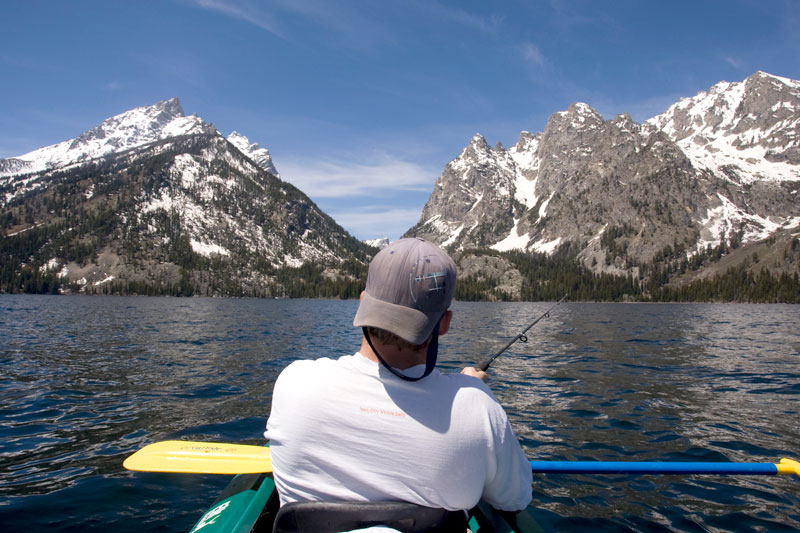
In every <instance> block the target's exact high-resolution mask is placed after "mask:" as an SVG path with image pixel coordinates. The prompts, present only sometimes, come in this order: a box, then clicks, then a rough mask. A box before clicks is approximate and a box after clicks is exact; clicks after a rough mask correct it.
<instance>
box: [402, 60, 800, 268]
mask: <svg viewBox="0 0 800 533" xmlns="http://www.w3.org/2000/svg"><path fill="white" fill-rule="evenodd" d="M799 93H800V82H795V81H793V80H787V79H785V78H779V77H776V76H771V75H769V74H766V73H763V72H759V73H756V74H754V75H753V76H751V77H750V78H748V79H747V80H744V81H742V82H734V83H731V82H720V83H718V84H716V85H714V86H713V87H711V88H710V89H709V90H708V91H704V92H700V93H698V94H697V95H695V96H694V97H691V98H684V99H681V100H680V101H679V102H677V103H675V104H674V105H673V106H671V107H670V108H669V109H668V110H667V111H666V112H665V113H663V114H661V115H659V116H657V117H654V118H652V119H650V120H649V121H647V122H646V123H645V124H638V123H636V122H634V121H633V119H632V118H631V116H630V115H629V114H628V113H623V114H620V115H618V116H616V117H614V118H613V119H612V120H607V121H606V120H604V119H603V117H602V116H601V115H600V114H599V113H598V112H597V111H595V110H594V109H592V108H591V107H590V106H589V105H587V104H585V103H580V102H578V103H575V104H573V105H571V106H569V108H567V109H566V110H564V111H560V112H557V113H555V114H553V115H552V116H551V117H550V118H549V120H548V122H547V125H546V127H545V129H544V131H543V132H542V133H537V134H532V133H530V132H527V131H523V132H521V133H520V136H519V138H518V140H517V143H516V145H514V146H513V147H511V148H510V149H507V150H504V149H503V148H502V146H501V145H498V146H497V147H495V148H494V149H492V148H490V147H489V145H488V144H486V141H485V139H483V137H482V136H480V135H476V136H473V138H472V139H471V140H470V142H469V144H468V146H467V147H466V148H465V149H464V150H463V151H462V153H461V155H460V156H459V157H458V158H456V159H455V160H454V161H452V162H451V163H449V164H448V165H447V166H446V168H445V171H444V172H443V173H442V175H441V176H440V177H439V179H438V180H437V182H436V187H435V188H434V193H433V194H432V195H431V197H430V199H429V200H428V203H427V204H426V205H425V207H424V209H423V214H422V217H421V218H420V222H419V223H418V224H417V225H416V226H414V227H413V228H411V229H410V230H409V232H408V233H407V235H418V236H421V237H424V238H428V239H430V240H433V241H436V242H438V243H440V244H443V245H445V246H449V247H452V248H453V249H457V250H465V249H469V248H481V247H485V248H494V249H495V250H500V251H504V250H513V249H516V250H523V251H539V252H546V253H551V252H553V251H555V250H556V249H557V247H558V246H559V245H560V244H564V243H566V242H570V243H572V244H573V245H574V246H576V247H577V249H578V250H579V256H578V257H579V259H581V260H582V261H583V263H584V265H585V266H587V267H591V268H592V269H594V270H595V271H601V272H608V273H616V274H621V273H632V272H635V270H636V268H638V267H637V266H635V265H639V264H647V263H648V262H650V261H653V260H656V259H657V258H659V257H660V256H661V255H663V253H664V250H667V249H671V250H674V249H676V248H677V249H681V250H685V251H686V254H691V253H692V252H693V251H697V250H706V248H707V247H708V246H718V245H720V243H723V242H728V241H730V240H731V239H732V238H733V236H736V237H735V238H736V239H737V242H749V241H753V240H758V239H764V238H766V237H767V236H769V235H771V234H772V233H773V232H776V231H781V230H782V228H787V227H788V228H796V227H797V225H798V221H799V220H800V204H797V202H796V198H795V197H796V194H797V190H798V189H800V147H799V144H798V143H800V133H798V132H800V96H799ZM793 195H794V196H793ZM794 231H797V230H794Z"/></svg>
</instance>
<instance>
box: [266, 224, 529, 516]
mask: <svg viewBox="0 0 800 533" xmlns="http://www.w3.org/2000/svg"><path fill="white" fill-rule="evenodd" d="M455 283H456V267H455V264H454V263H453V260H452V259H451V258H450V257H449V256H448V255H447V254H446V253H445V252H444V251H442V250H441V249H439V248H438V247H436V246H435V245H433V244H431V243H429V242H426V241H424V240H422V239H415V238H414V239H402V240H399V241H396V242H394V243H392V244H391V245H389V246H387V247H386V248H384V249H383V250H381V251H380V252H379V253H378V254H376V255H375V257H374V258H373V260H372V261H371V262H370V266H369V272H368V275H367V286H366V290H365V292H364V293H362V295H361V302H360V303H359V307H358V311H357V312H356V316H355V319H354V321H353V325H354V326H360V327H362V328H363V332H364V334H363V337H362V342H361V348H360V349H359V351H358V353H356V354H355V355H350V356H345V357H340V358H339V359H336V360H333V359H328V358H322V359H317V360H313V361H312V360H302V361H296V362H294V363H292V364H290V365H289V366H288V367H287V368H286V369H285V370H284V371H283V372H282V373H281V375H280V376H279V378H278V380H277V382H276V383H275V389H274V392H273V398H272V411H271V413H270V416H269V421H268V423H267V431H266V432H265V434H264V435H265V436H266V437H267V438H268V439H270V447H271V450H272V465H273V469H274V477H275V482H276V485H277V488H278V492H279V494H280V498H281V504H285V503H288V502H293V501H317V500H322V501H338V500H349V501H404V502H410V503H415V504H418V505H423V506H426V507H437V508H443V509H447V510H460V509H470V508H472V507H473V506H474V505H475V504H477V503H478V500H479V499H481V498H484V499H485V500H486V501H487V502H488V503H489V504H491V505H492V506H493V507H495V508H498V509H501V510H506V511H516V510H521V509H524V508H525V507H526V506H527V504H528V503H529V502H530V500H531V469H530V464H529V463H528V460H527V459H526V457H525V455H524V453H523V451H522V449H521V447H520V445H519V442H518V441H517V438H516V436H515V435H514V432H513V430H512V429H511V426H510V424H509V422H508V419H507V417H506V415H505V412H504V411H503V409H502V407H501V406H500V404H499V403H498V402H497V400H496V399H495V397H494V396H493V394H492V392H491V391H490V390H489V388H488V387H487V386H486V384H485V383H484V382H483V381H482V379H484V380H485V379H486V374H485V373H484V372H481V371H480V370H478V369H477V368H467V369H464V371H462V373H461V374H442V373H440V372H439V371H438V370H436V369H435V368H434V365H435V363H436V354H437V349H438V337H439V335H444V334H445V333H447V331H448V330H449V328H450V323H451V320H452V317H453V313H452V311H450V310H449V309H448V308H449V307H450V303H451V301H452V298H453V293H454V292H455ZM476 378H480V379H476Z"/></svg>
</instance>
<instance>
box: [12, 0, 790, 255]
mask: <svg viewBox="0 0 800 533" xmlns="http://www.w3.org/2000/svg"><path fill="white" fill-rule="evenodd" d="M0 20H2V21H3V30H2V31H1V32H0V72H2V83H0V157H11V156H15V155H21V154H24V153H27V152H29V151H31V150H34V149H36V148H39V147H41V146H46V145H50V144H54V143H57V142H60V141H63V140H66V139H70V138H73V137H76V136H77V135H78V134H80V133H82V132H83V131H85V130H87V129H90V128H92V127H93V126H95V125H97V124H98V123H99V122H101V121H102V120H103V119H105V118H107V117H110V116H113V115H115V114H118V113H121V112H123V111H126V110H128V109H131V108H133V107H137V106H142V105H149V104H153V103H156V102H158V101H160V100H165V99H168V98H172V97H179V98H180V100H181V104H182V106H183V109H184V111H185V112H186V113H187V114H191V113H197V114H198V115H199V116H200V117H202V118H203V119H204V120H206V121H208V122H212V123H213V124H214V125H215V126H216V127H217V128H218V129H219V130H220V131H221V132H222V133H223V134H224V135H227V134H229V133H230V132H231V131H232V130H236V131H239V132H240V133H242V134H244V135H246V136H247V137H248V138H249V139H250V140H251V142H258V143H259V144H260V145H261V146H263V147H265V148H268V149H269V150H270V152H271V153H272V156H273V160H274V162H275V165H276V166H277V168H278V171H279V172H280V173H281V176H282V177H283V179H285V180H286V181H289V182H292V183H294V184H295V185H297V186H298V187H300V189H301V190H303V191H304V192H305V193H306V194H308V195H309V196H310V197H311V198H312V199H313V200H314V201H315V202H316V203H317V204H318V205H319V206H320V207H321V208H322V209H323V210H325V211H326V212H328V213H329V214H330V215H331V216H333V217H334V218H335V219H336V220H337V221H338V222H339V223H340V224H342V225H343V226H344V227H345V228H346V229H348V230H349V231H350V232H351V233H352V234H354V235H355V236H357V237H359V238H362V239H367V238H376V237H382V236H388V237H390V238H391V239H392V240H394V239H396V238H398V237H399V236H400V235H401V234H402V233H403V232H404V231H405V230H407V229H408V228H409V227H411V226H412V225H413V224H414V223H416V221H417V220H418V218H419V215H420V212H421V210H422V206H423V205H424V204H425V201H426V200H427V198H428V196H429V195H430V192H431V191H432V188H433V184H434V182H435V180H436V178H437V177H438V176H439V175H440V174H441V172H442V170H443V169H444V166H445V165H446V164H447V163H448V162H449V161H450V160H452V159H453V158H455V157H456V156H458V154H459V153H460V151H461V149H462V148H463V147H464V146H465V145H466V144H467V143H468V142H469V140H470V138H471V137H472V136H473V134H475V133H481V134H482V135H483V136H484V137H486V139H487V141H488V142H489V143H490V144H492V145H494V144H495V143H496V142H497V141H501V142H502V143H503V144H504V145H505V146H506V147H509V146H512V145H514V144H515V143H516V141H517V138H518V136H519V133H520V132H521V131H523V130H527V131H531V132H539V131H542V130H544V127H545V125H546V123H547V118H548V117H549V116H550V115H551V114H553V113H555V112H557V111H561V110H563V109H566V108H567V107H568V106H569V105H570V104H572V103H573V102H576V101H581V102H586V103H588V104H589V105H591V106H592V107H593V108H595V109H596V110H597V111H599V112H600V113H601V114H602V115H603V116H604V117H605V118H607V119H608V118H613V117H614V116H615V115H617V114H619V113H622V112H628V113H630V114H631V116H632V117H633V118H634V120H636V121H637V122H643V121H644V120H646V119H648V118H650V117H652V116H654V115H656V114H658V113H660V112H662V111H664V110H665V109H666V108H667V107H668V106H669V105H671V104H672V103H674V102H676V101H677V100H678V99H679V98H681V97H684V96H693V95H695V94H696V93H697V92H699V91H703V90H707V89H708V88H710V87H711V86H712V85H714V84H715V83H717V82H719V81H722V80H725V81H740V80H743V79H744V78H746V77H748V76H750V75H751V74H753V73H754V72H755V71H757V70H763V71H766V72H769V73H771V74H775V75H779V76H785V77H788V78H793V79H800V31H798V29H797V28H800V2H797V1H795V0H724V1H702V0H695V1H691V2H684V1H644V0H641V1H633V0H618V1H613V0H608V1H599V0H595V1H589V0H584V1H580V0H574V1H567V0H564V1H558V0H547V1H536V0H532V1H521V0H520V1H498V2H486V1H423V0H419V1H414V0H408V1H402V2H401V1H391V0H370V1H367V0H364V1H341V2H339V1H333V0H275V1H269V2H266V1H265V2H258V1H254V0H160V1H157V0H136V1H133V0H131V1H128V2H123V1H108V0H97V1H80V0H75V1H69V2H66V1H56V0H53V1H47V2H45V1H38V0H25V1H6V2H2V3H1V4H0Z"/></svg>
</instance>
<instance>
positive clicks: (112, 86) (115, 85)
mask: <svg viewBox="0 0 800 533" xmlns="http://www.w3.org/2000/svg"><path fill="white" fill-rule="evenodd" d="M124 87H125V86H124V85H122V83H121V82H118V81H110V82H108V83H106V84H105V85H103V89H105V90H106V91H119V90H122V89H123V88H124Z"/></svg>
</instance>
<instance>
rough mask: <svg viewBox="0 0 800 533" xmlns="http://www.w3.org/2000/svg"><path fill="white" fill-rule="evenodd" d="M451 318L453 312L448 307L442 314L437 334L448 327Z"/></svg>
mask: <svg viewBox="0 0 800 533" xmlns="http://www.w3.org/2000/svg"><path fill="white" fill-rule="evenodd" d="M452 319H453V312H452V311H450V310H449V309H448V310H447V311H445V312H444V314H443V315H442V321H441V323H439V335H444V334H445V333H447V330H449V329H450V321H451V320H452Z"/></svg>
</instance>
